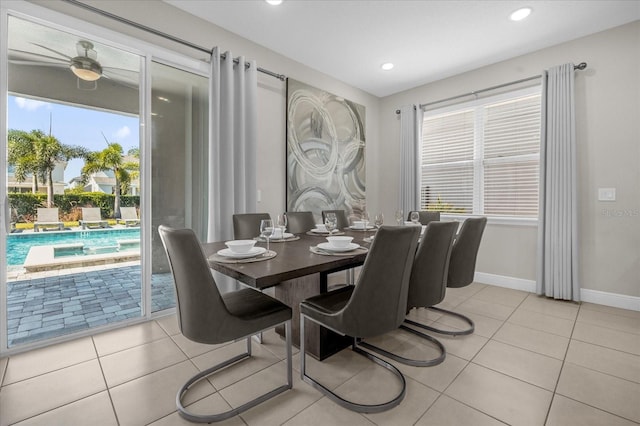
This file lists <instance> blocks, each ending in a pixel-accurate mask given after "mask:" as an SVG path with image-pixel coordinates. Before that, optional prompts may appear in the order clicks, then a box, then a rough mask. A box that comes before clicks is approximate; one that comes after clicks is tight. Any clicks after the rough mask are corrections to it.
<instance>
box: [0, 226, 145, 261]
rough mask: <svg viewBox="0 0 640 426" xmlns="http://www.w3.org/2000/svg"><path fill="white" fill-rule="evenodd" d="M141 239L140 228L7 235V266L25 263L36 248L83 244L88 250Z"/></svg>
mask: <svg viewBox="0 0 640 426" xmlns="http://www.w3.org/2000/svg"><path fill="white" fill-rule="evenodd" d="M123 239H127V240H129V239H140V228H129V229H95V230H88V231H63V232H38V233H35V232H34V233H32V234H10V235H7V266H20V265H22V264H23V263H24V261H25V259H26V258H27V254H28V253H29V249H30V248H31V247H34V246H50V245H58V244H74V243H76V244H77V243H82V244H84V247H86V248H87V250H94V251H96V250H98V251H99V250H100V248H102V247H109V246H117V245H118V242H117V240H123Z"/></svg>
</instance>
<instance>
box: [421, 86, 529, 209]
mask: <svg viewBox="0 0 640 426" xmlns="http://www.w3.org/2000/svg"><path fill="white" fill-rule="evenodd" d="M420 155H421V175H420V204H421V205H420V207H421V209H423V210H438V211H442V212H446V213H460V214H483V215H487V216H515V217H537V215H538V174H539V158H540V89H539V87H538V88H536V89H534V90H531V89H529V90H526V91H524V92H523V91H519V92H517V93H513V94H510V95H509V94H507V95H505V94H503V95H500V96H499V97H492V98H485V99H482V100H479V101H474V102H473V103H470V104H465V105H459V106H457V107H454V108H453V109H452V108H451V107H449V108H447V110H446V111H440V112H439V111H431V112H430V113H428V114H425V118H424V121H423V126H422V145H421V153H420Z"/></svg>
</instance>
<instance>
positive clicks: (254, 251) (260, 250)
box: [218, 247, 267, 259]
mask: <svg viewBox="0 0 640 426" xmlns="http://www.w3.org/2000/svg"><path fill="white" fill-rule="evenodd" d="M266 251H267V249H266V248H264V247H253V248H252V249H251V250H249V251H248V252H246V253H235V252H232V251H231V250H230V249H228V248H226V249H222V250H218V254H219V255H220V256H223V257H232V258H234V259H248V258H250V257H256V256H258V255H261V254H262V253H265V252H266Z"/></svg>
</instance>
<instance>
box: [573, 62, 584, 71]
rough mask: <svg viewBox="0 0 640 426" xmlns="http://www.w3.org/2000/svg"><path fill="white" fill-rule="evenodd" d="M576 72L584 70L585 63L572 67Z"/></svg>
mask: <svg viewBox="0 0 640 426" xmlns="http://www.w3.org/2000/svg"><path fill="white" fill-rule="evenodd" d="M573 68H574V69H576V70H583V69H585V68H587V63H586V62H580V63H579V64H578V65H576V66H574V67H573Z"/></svg>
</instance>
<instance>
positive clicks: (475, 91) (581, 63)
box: [396, 62, 587, 114]
mask: <svg viewBox="0 0 640 426" xmlns="http://www.w3.org/2000/svg"><path fill="white" fill-rule="evenodd" d="M585 68H587V63H586V62H580V63H579V64H578V65H574V66H573V69H574V70H583V69H585ZM540 77H542V75H541V74H538V75H534V76H531V77H527V78H523V79H521V80H516V81H510V82H509V83H503V84H499V85H497V86H491V87H487V88H486V89H480V90H474V91H472V92H469V93H465V94H463V95H457V96H452V97H450V98H446V99H440V100H438V101H433V102H428V103H426V104H420V105H418V107H419V108H421V109H422V108H425V107H427V106H431V105H436V104H440V103H442V102H447V101H453V100H454V99H459V98H464V97H466V96H472V95H477V94H478V93H483V92H488V91H490V90H495V89H500V88H502V87H507V86H512V85H514V84H519V83H525V82H527V81H531V80H535V79H537V78H540ZM396 114H400V110H399V109H397V110H396Z"/></svg>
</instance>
